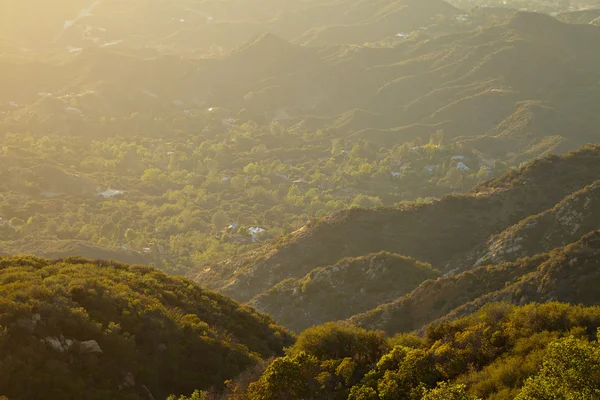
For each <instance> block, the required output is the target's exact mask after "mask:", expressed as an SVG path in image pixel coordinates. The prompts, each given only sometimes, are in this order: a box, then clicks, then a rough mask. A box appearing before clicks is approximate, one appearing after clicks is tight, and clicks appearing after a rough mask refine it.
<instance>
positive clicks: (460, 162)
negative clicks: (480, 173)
mask: <svg viewBox="0 0 600 400" xmlns="http://www.w3.org/2000/svg"><path fill="white" fill-rule="evenodd" d="M456 168H458V169H460V170H461V171H468V170H469V169H470V168H469V167H467V166H466V165H465V163H463V162H462V161H459V162H457V163H456Z"/></svg>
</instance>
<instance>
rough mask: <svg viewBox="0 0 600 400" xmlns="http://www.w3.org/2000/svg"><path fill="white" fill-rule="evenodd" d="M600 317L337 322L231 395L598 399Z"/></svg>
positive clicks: (590, 312)
mask: <svg viewBox="0 0 600 400" xmlns="http://www.w3.org/2000/svg"><path fill="white" fill-rule="evenodd" d="M599 315H600V310H599V309H598V307H591V308H584V307H581V306H569V305H565V304H559V303H548V304H543V305H536V304H532V305H528V306H523V307H515V306H511V305H507V304H502V303H500V304H493V305H489V306H487V307H485V308H483V309H481V310H479V311H477V312H476V313H475V314H473V315H471V316H469V317H466V318H461V319H458V320H456V321H453V322H450V323H443V324H439V325H430V326H428V327H427V330H426V333H425V335H424V336H423V337H421V338H418V337H416V336H406V335H405V336H399V337H396V338H394V339H391V340H385V338H384V337H383V336H382V334H381V333H378V332H369V331H365V330H361V329H355V328H348V327H344V326H340V325H335V324H328V325H325V326H322V327H316V328H311V329H308V330H306V331H305V332H303V333H302V334H301V335H300V336H299V337H298V340H297V342H296V344H295V345H294V346H292V347H291V348H290V349H289V350H288V351H287V354H286V356H285V357H282V358H279V359H276V360H275V361H274V362H273V363H271V364H270V365H269V366H268V367H267V368H266V370H265V371H264V373H262V375H260V377H258V379H257V380H256V381H254V382H253V383H251V384H250V385H248V387H247V389H245V388H244V390H241V391H239V390H238V391H237V392H235V393H234V394H231V395H230V397H229V398H231V399H240V400H242V399H246V400H255V399H256V400H258V399H292V398H303V399H351V400H359V399H361V400H375V399H399V398H401V399H416V400H434V399H444V400H449V399H450V400H467V399H468V400H476V399H494V400H499V399H513V398H515V399H519V400H525V399H527V400H529V399H536V400H540V399H557V398H560V399H569V398H571V399H575V398H580V399H584V398H585V399H597V398H598V396H599V395H600V393H599V392H598V384H599V383H600V381H599V380H598V369H599V368H600V347H599V344H598V342H597V329H598V327H599V326H600V319H599ZM237 389H240V387H238V388H237ZM234 390H235V389H234ZM206 396H207V397H206V398H213V397H211V396H210V394H206Z"/></svg>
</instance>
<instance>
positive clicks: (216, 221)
mask: <svg viewBox="0 0 600 400" xmlns="http://www.w3.org/2000/svg"><path fill="white" fill-rule="evenodd" d="M228 222H229V216H228V215H227V213H226V212H225V211H223V210H218V211H217V212H215V213H214V214H213V216H212V224H213V229H214V232H215V233H217V232H221V231H223V229H225V228H226V227H227V223H228Z"/></svg>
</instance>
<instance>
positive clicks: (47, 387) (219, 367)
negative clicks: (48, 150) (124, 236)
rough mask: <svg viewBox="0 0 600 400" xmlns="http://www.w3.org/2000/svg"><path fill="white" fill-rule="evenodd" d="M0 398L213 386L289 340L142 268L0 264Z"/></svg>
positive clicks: (67, 262) (30, 260)
mask: <svg viewBox="0 0 600 400" xmlns="http://www.w3.org/2000/svg"><path fill="white" fill-rule="evenodd" d="M0 281H1V282H2V285H0V310H1V312H0V325H1V326H2V328H3V331H2V335H1V336H0V349H1V351H0V354H1V355H0V371H1V373H0V395H6V396H8V397H9V398H10V399H42V398H44V399H48V398H55V399H58V398H60V399H81V398H86V399H107V398H112V399H140V398H144V399H146V398H165V397H166V396H167V395H169V394H184V393H190V392H191V391H192V390H193V389H195V388H202V389H209V388H212V387H215V388H218V387H222V385H223V383H224V381H225V380H227V379H231V378H233V377H234V376H236V375H237V374H239V373H240V372H241V371H243V370H244V369H245V368H247V367H249V366H252V365H254V364H255V363H256V362H257V361H258V360H260V359H261V358H267V357H271V356H275V355H279V354H281V352H282V349H283V347H284V346H287V345H289V344H290V343H292V341H293V338H292V336H291V335H290V334H289V333H288V332H287V331H285V330H283V329H282V328H279V327H278V326H277V325H275V324H274V322H273V321H272V320H271V319H270V318H269V317H267V316H265V315H263V314H259V313H257V312H255V311H254V310H252V309H250V308H248V307H245V306H242V305H239V304H238V303H236V302H234V301H232V300H230V299H227V298H225V297H223V296H221V295H218V294H216V293H212V292H209V291H206V290H202V289H200V288H199V287H197V286H196V285H194V284H193V283H192V282H191V281H189V280H186V279H183V278H173V277H168V276H167V275H165V274H164V273H162V272H158V271H156V270H154V269H153V268H149V267H144V266H139V265H138V266H127V265H124V264H119V263H115V262H104V261H97V262H94V261H90V260H85V259H81V258H65V259H62V260H56V261H50V260H46V259H41V258H34V257H14V258H4V257H3V258H0Z"/></svg>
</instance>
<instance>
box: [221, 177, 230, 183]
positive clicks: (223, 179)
mask: <svg viewBox="0 0 600 400" xmlns="http://www.w3.org/2000/svg"><path fill="white" fill-rule="evenodd" d="M230 179H231V178H230V177H229V176H224V177H222V178H221V182H223V183H227V182H229V180H230Z"/></svg>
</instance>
